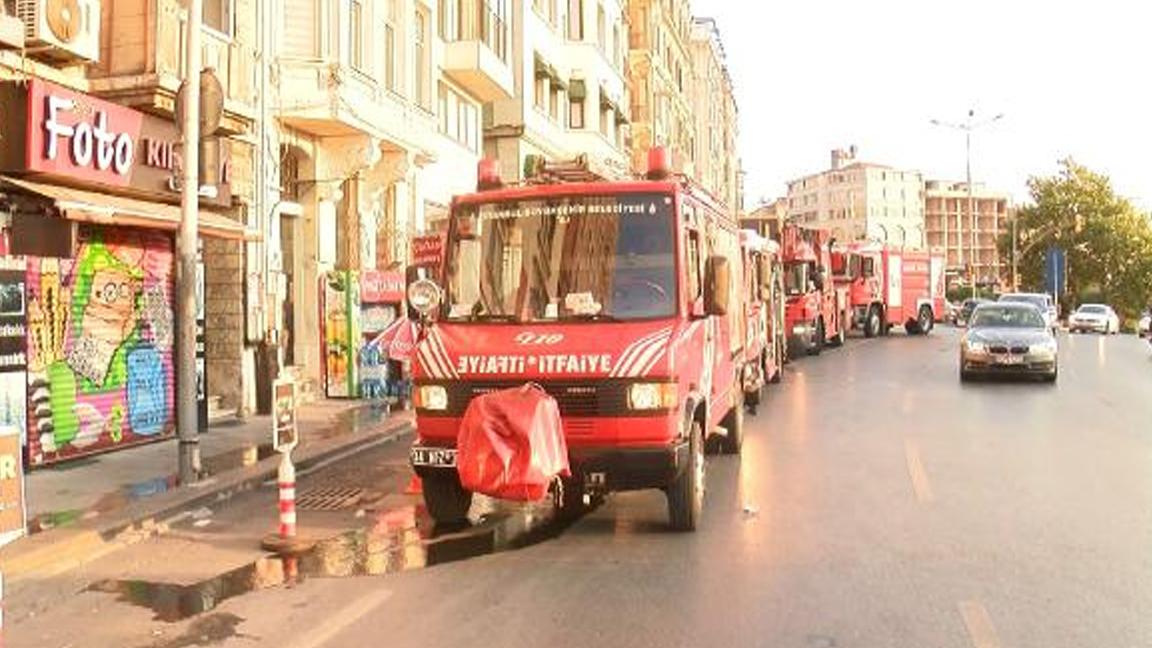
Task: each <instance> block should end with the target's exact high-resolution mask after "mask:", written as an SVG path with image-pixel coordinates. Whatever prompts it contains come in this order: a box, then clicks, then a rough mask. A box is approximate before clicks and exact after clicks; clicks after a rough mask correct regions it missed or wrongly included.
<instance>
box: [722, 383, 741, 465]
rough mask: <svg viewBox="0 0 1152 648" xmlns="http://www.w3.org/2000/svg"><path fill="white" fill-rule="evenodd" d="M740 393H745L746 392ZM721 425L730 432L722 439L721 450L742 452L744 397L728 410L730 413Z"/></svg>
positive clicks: (727, 452)
mask: <svg viewBox="0 0 1152 648" xmlns="http://www.w3.org/2000/svg"><path fill="white" fill-rule="evenodd" d="M739 393H740V394H741V395H743V393H744V392H739ZM720 425H722V426H724V429H725V430H728V434H727V435H726V436H723V437H721V439H720V451H721V452H723V453H724V454H729V455H735V454H740V449H741V448H743V447H744V402H743V398H741V400H740V401H738V402H736V403H734V404H733V406H732V409H731V410H729V411H728V415H727V416H725V417H724V420H723V421H721V422H720Z"/></svg>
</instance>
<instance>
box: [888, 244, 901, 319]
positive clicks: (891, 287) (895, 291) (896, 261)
mask: <svg viewBox="0 0 1152 648" xmlns="http://www.w3.org/2000/svg"><path fill="white" fill-rule="evenodd" d="M903 279H904V260H903V259H902V258H900V255H897V254H889V255H888V279H887V281H888V310H889V311H890V312H891V313H892V314H893V316H895V315H896V314H898V313H900V312H901V310H903V308H904V281H903ZM888 321H890V322H891V321H893V318H889V320H888ZM897 323H899V322H897Z"/></svg>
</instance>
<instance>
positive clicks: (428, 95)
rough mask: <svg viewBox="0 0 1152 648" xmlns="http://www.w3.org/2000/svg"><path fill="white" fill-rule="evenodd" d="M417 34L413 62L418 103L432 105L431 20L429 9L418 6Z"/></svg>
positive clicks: (426, 106) (428, 106) (414, 41)
mask: <svg viewBox="0 0 1152 648" xmlns="http://www.w3.org/2000/svg"><path fill="white" fill-rule="evenodd" d="M415 32H416V33H415V34H414V38H413V57H412V58H413V61H412V62H413V64H414V67H415V70H414V73H415V75H416V103H417V104H418V105H420V106H421V107H422V108H431V107H432V103H431V102H432V91H431V85H432V64H431V60H430V58H429V56H428V36H429V21H428V10H427V9H424V8H423V7H417V8H416V20H415Z"/></svg>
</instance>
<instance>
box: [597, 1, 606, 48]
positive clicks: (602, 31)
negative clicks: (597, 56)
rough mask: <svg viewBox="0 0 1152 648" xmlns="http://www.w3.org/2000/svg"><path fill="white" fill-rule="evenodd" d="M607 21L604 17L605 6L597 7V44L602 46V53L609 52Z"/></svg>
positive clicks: (599, 5) (598, 5)
mask: <svg viewBox="0 0 1152 648" xmlns="http://www.w3.org/2000/svg"><path fill="white" fill-rule="evenodd" d="M606 24H607V20H606V19H605V16H604V5H602V4H597V5H596V44H597V45H599V46H600V51H601V52H604V53H607V52H608V40H607V39H608V33H607V27H606Z"/></svg>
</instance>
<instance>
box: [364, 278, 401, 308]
mask: <svg viewBox="0 0 1152 648" xmlns="http://www.w3.org/2000/svg"><path fill="white" fill-rule="evenodd" d="M403 301H404V275H403V274H401V273H399V272H384V271H379V270H365V271H364V272H362V273H360V303H362V304H398V303H401V302H403Z"/></svg>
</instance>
